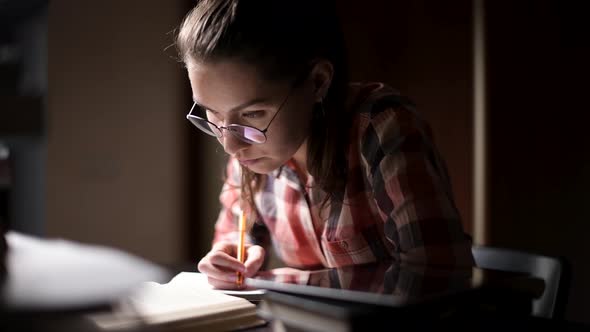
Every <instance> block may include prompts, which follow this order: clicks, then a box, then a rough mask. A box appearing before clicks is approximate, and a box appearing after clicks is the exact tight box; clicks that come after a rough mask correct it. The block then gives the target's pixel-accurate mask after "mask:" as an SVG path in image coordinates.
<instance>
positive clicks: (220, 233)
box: [213, 158, 270, 249]
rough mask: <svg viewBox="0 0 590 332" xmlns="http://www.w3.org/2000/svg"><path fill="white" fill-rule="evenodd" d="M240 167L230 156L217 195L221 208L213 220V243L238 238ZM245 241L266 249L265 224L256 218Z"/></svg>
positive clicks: (267, 238)
mask: <svg viewBox="0 0 590 332" xmlns="http://www.w3.org/2000/svg"><path fill="white" fill-rule="evenodd" d="M240 183H241V167H240V164H239V162H238V161H237V160H236V159H235V158H230V159H229V161H228V164H227V167H226V180H225V182H224V184H223V187H222V189H221V194H220V195H219V201H220V203H221V210H220V211H219V216H218V217H217V221H216V222H215V233H214V236H213V245H214V244H216V243H218V242H224V241H227V242H236V243H237V241H238V239H239V231H238V229H239V228H238V227H239V226H238V225H239V218H240V212H241V208H240V193H241V189H240ZM246 243H249V244H257V245H260V246H262V247H264V248H265V249H268V247H269V243H270V236H269V234H268V230H267V228H266V226H265V225H264V224H263V223H261V222H259V221H258V220H257V221H256V222H254V223H253V225H252V227H251V228H250V230H249V232H248V233H247V234H246Z"/></svg>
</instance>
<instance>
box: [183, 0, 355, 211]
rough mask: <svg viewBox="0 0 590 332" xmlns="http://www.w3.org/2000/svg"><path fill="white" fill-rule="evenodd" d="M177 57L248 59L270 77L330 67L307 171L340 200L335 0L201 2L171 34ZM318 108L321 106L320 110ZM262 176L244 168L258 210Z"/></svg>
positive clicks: (343, 135) (245, 190) (340, 94)
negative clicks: (316, 66)
mask: <svg viewBox="0 0 590 332" xmlns="http://www.w3.org/2000/svg"><path fill="white" fill-rule="evenodd" d="M176 47H177V50H178V54H179V56H180V57H181V59H182V61H183V62H185V63H189V62H191V61H196V62H199V63H207V62H216V61H221V60H237V61H241V62H243V63H246V64H250V65H254V66H255V67H256V68H258V69H259V70H260V72H261V73H262V75H263V77H264V78H266V79H269V80H277V81H283V80H292V79H294V78H295V77H296V76H297V75H298V74H300V73H301V71H303V70H305V68H306V67H308V66H309V65H310V64H311V63H313V62H314V61H316V60H318V59H323V60H327V61H329V62H330V63H331V64H332V66H333V68H334V75H333V78H332V83H331V85H330V88H329V89H328V92H327V95H326V96H325V98H324V100H323V103H322V104H321V105H320V104H317V105H316V107H315V109H314V115H313V120H312V123H311V127H310V128H311V129H310V131H311V132H310V133H309V137H308V141H307V144H308V152H307V169H308V171H309V173H310V174H311V175H312V176H313V177H314V180H315V182H316V184H317V186H319V188H321V189H322V190H323V191H324V192H325V193H327V195H326V196H325V198H324V201H323V204H325V203H326V202H328V201H329V200H331V199H337V200H340V201H341V200H342V196H343V192H344V184H345V181H346V176H345V175H346V154H345V150H346V144H347V143H348V140H347V137H348V129H347V128H348V121H347V118H348V117H347V116H346V115H345V111H344V99H345V98H346V90H347V86H348V75H347V68H346V56H345V54H346V52H345V47H344V42H343V38H342V34H341V31H340V25H339V22H338V19H337V16H336V12H335V8H334V3H333V1H327V0H286V1H281V0H202V1H200V2H199V3H198V5H197V6H196V7H195V8H194V9H193V10H191V11H190V12H189V13H188V14H187V16H186V17H185V18H184V21H183V22H182V24H181V26H180V28H179V30H178V34H177V35H176ZM322 108H323V109H322ZM264 179H265V176H263V175H261V174H256V173H254V172H252V171H250V170H248V169H247V168H245V167H242V181H241V189H242V190H241V198H242V200H243V201H245V202H247V204H248V206H249V207H250V208H252V210H253V211H256V209H255V205H254V200H253V198H254V193H255V192H257V191H258V190H260V189H261V186H263V185H264Z"/></svg>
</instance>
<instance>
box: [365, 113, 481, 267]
mask: <svg viewBox="0 0 590 332" xmlns="http://www.w3.org/2000/svg"><path fill="white" fill-rule="evenodd" d="M362 145H363V146H362V151H363V156H364V158H365V160H366V163H367V167H368V173H369V174H368V176H369V183H370V184H371V185H372V192H373V194H374V199H375V202H376V204H377V206H378V208H379V210H380V214H381V216H382V218H383V222H384V224H385V225H384V227H385V234H386V236H387V238H388V239H389V240H390V241H391V243H392V244H393V245H394V248H395V249H394V250H395V252H394V254H395V256H396V258H397V259H399V260H401V261H403V262H408V263H417V264H425V265H439V266H471V265H473V258H472V256H471V243H470V242H469V241H468V240H466V238H465V236H464V232H463V228H462V225H461V220H460V216H459V212H458V210H457V208H456V207H455V203H454V201H453V195H452V190H451V186H450V181H449V178H448V175H447V171H446V168H445V166H444V162H443V161H442V159H441V158H440V156H439V155H438V152H437V151H436V149H435V147H434V144H433V143H432V141H431V137H430V135H429V128H428V127H427V125H426V124H425V123H422V122H421V121H420V120H419V119H418V118H417V117H416V115H415V114H414V113H413V112H412V111H410V110H407V109H404V108H403V107H395V108H394V107H388V108H385V109H383V110H376V111H375V110H374V111H372V113H371V121H370V124H369V126H368V128H367V130H366V131H365V133H364V136H363V139H362Z"/></svg>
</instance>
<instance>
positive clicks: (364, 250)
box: [322, 233, 376, 267]
mask: <svg viewBox="0 0 590 332" xmlns="http://www.w3.org/2000/svg"><path fill="white" fill-rule="evenodd" d="M322 246H323V248H324V254H325V256H326V260H327V262H328V264H329V265H330V267H338V266H346V265H352V264H363V263H370V262H374V261H375V260H376V259H375V255H374V254H373V252H372V251H371V247H370V246H369V243H367V240H366V239H365V237H364V236H363V235H362V234H360V233H359V234H353V235H352V236H349V237H346V238H336V239H334V240H332V241H328V240H327V239H326V238H324V237H322Z"/></svg>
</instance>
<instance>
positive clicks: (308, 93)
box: [187, 61, 315, 174]
mask: <svg viewBox="0 0 590 332" xmlns="http://www.w3.org/2000/svg"><path fill="white" fill-rule="evenodd" d="M187 68H188V76H189V79H190V83H191V88H192V93H193V99H194V101H195V102H196V103H197V104H198V105H200V107H195V109H194V111H193V115H196V116H199V117H206V118H208V119H209V121H211V122H213V123H215V124H218V125H220V126H227V125H230V124H240V125H247V126H251V127H254V128H257V129H260V130H264V129H265V128H266V127H267V126H268V124H269V122H271V119H272V118H273V116H274V115H275V114H276V113H277V111H279V107H281V104H282V103H283V102H284V103H283V105H282V107H281V108H280V112H279V113H278V114H277V115H276V117H275V118H274V119H272V123H271V124H270V126H269V127H268V130H267V131H266V137H267V140H266V142H265V143H262V144H249V143H246V142H244V141H242V140H240V139H238V138H236V137H235V136H234V135H232V134H231V133H230V132H228V131H227V130H223V129H222V132H223V137H221V138H219V139H218V140H219V143H221V145H222V146H223V148H224V150H225V152H227V153H228V154H230V155H231V156H233V157H235V158H237V159H238V160H239V161H240V163H241V164H242V165H244V166H246V167H248V168H249V169H250V170H251V171H253V172H255V173H261V174H266V173H269V172H271V171H273V170H275V169H277V168H279V167H280V166H281V165H283V164H284V163H285V162H287V161H288V160H289V159H290V158H291V157H293V156H294V155H295V154H297V155H305V151H304V150H305V144H303V143H304V142H305V140H306V138H307V136H308V133H309V124H310V120H311V116H312V109H313V104H314V102H315V96H314V92H313V90H314V89H313V86H312V84H311V83H310V80H304V81H303V82H302V83H301V84H299V85H297V86H295V87H293V82H292V81H277V82H275V81H268V80H264V79H263V78H262V76H261V74H260V73H259V72H258V71H257V69H256V68H255V67H254V66H250V65H247V64H244V63H241V62H237V61H221V62H214V63H196V62H191V63H188V64H187Z"/></svg>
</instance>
